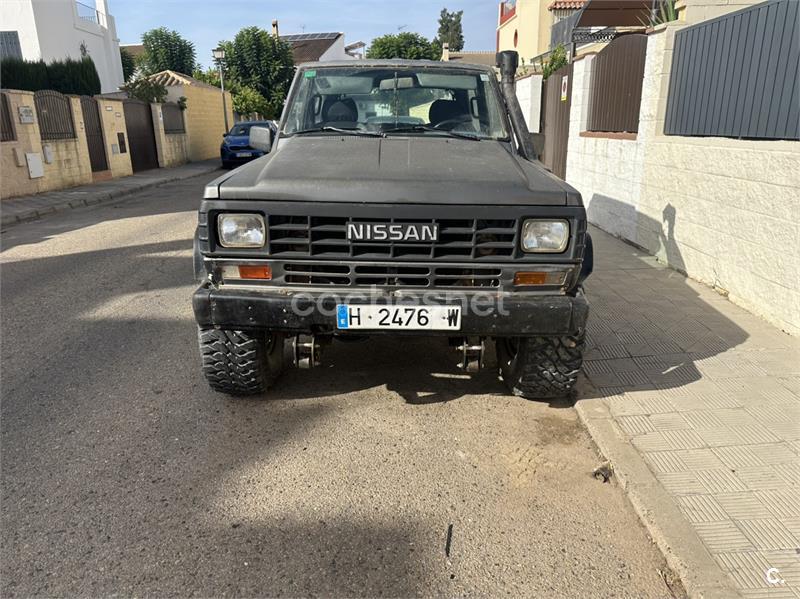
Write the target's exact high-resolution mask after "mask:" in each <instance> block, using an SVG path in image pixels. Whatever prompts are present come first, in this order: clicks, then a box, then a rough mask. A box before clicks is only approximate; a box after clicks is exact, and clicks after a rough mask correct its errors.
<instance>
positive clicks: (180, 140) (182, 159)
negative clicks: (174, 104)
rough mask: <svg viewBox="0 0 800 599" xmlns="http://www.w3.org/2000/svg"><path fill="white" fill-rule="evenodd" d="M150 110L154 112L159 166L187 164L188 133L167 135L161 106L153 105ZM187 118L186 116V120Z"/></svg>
mask: <svg viewBox="0 0 800 599" xmlns="http://www.w3.org/2000/svg"><path fill="white" fill-rule="evenodd" d="M150 109H151V110H152V111H153V125H154V127H153V130H154V131H155V134H156V151H157V152H158V166H160V167H161V168H168V167H173V166H180V165H181V164H186V163H187V162H188V161H189V142H188V139H187V135H186V133H166V132H165V131H164V116H163V113H162V111H161V104H151V105H150ZM185 116H186V115H185V114H184V118H185Z"/></svg>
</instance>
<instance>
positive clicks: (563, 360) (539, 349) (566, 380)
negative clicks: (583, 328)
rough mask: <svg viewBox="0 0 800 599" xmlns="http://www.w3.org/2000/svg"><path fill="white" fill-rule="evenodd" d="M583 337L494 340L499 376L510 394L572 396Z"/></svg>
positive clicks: (540, 396)
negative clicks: (498, 363)
mask: <svg viewBox="0 0 800 599" xmlns="http://www.w3.org/2000/svg"><path fill="white" fill-rule="evenodd" d="M585 345H586V341H585V334H584V332H580V333H579V334H577V335H570V336H565V337H504V338H501V339H498V340H497V359H498V361H499V362H500V373H501V374H502V376H503V381H505V383H506V385H507V386H508V388H509V390H510V391H511V393H513V394H514V395H519V396H520V397H525V398H527V399H551V398H557V397H566V396H568V395H570V394H571V392H572V389H573V388H574V386H575V383H576V382H577V380H578V373H579V372H580V369H581V364H583V350H584V347H585Z"/></svg>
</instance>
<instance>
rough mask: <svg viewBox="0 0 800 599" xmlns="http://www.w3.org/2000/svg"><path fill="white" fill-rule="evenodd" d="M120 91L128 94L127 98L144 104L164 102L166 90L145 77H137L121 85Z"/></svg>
mask: <svg viewBox="0 0 800 599" xmlns="http://www.w3.org/2000/svg"><path fill="white" fill-rule="evenodd" d="M120 89H122V90H123V91H126V92H128V96H129V97H131V98H136V99H137V100H142V101H144V102H148V103H150V102H166V101H167V88H166V87H165V86H164V85H163V84H161V83H157V82H155V81H151V80H150V79H148V78H147V77H139V78H138V79H134V80H133V81H130V82H128V83H126V84H125V85H123V86H122V87H121V88H120Z"/></svg>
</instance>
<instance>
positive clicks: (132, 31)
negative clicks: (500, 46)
mask: <svg viewBox="0 0 800 599" xmlns="http://www.w3.org/2000/svg"><path fill="white" fill-rule="evenodd" d="M498 3H499V2H498V0H442V1H441V2H438V1H431V0H371V1H370V0H295V1H291V0H289V1H286V0H284V1H283V2H278V1H276V0H269V1H267V0H227V1H226V0H219V1H213V0H108V4H109V12H110V13H111V14H112V16H113V17H114V19H115V20H116V24H117V35H118V36H119V39H120V43H121V44H136V43H140V41H141V35H142V33H144V32H145V31H148V30H149V29H153V28H155V27H161V26H164V27H167V28H169V29H174V30H176V31H178V32H179V33H180V34H181V35H183V36H184V37H185V38H186V39H188V40H189V41H192V42H194V45H195V49H196V50H197V61H198V62H200V63H201V64H203V65H204V66H208V65H210V64H211V50H212V48H214V47H215V46H216V45H217V43H218V42H219V41H220V40H223V39H232V38H233V36H234V35H235V34H236V32H237V31H239V29H241V28H242V27H249V26H251V25H257V26H259V27H261V28H262V29H266V30H267V31H269V30H270V29H271V28H272V20H273V19H278V21H279V27H280V32H281V33H302V32H303V31H305V32H306V33H314V32H328V31H341V32H343V33H344V34H345V43H348V44H349V43H352V42H356V41H359V40H360V41H363V42H366V43H367V44H369V42H370V40H372V39H373V38H375V37H378V36H379V35H384V34H386V33H397V32H398V31H399V30H400V28H401V27H402V28H403V29H402V30H403V31H413V32H416V33H421V34H422V35H424V36H425V37H427V38H429V39H431V38H433V37H434V36H435V35H436V30H437V28H438V24H437V20H438V18H439V12H440V11H441V9H442V8H444V7H445V6H446V7H447V9H448V10H451V11H453V10H463V11H464V18H463V27H464V40H465V46H464V49H465V50H494V47H495V26H496V25H495V24H496V21H497V5H498Z"/></svg>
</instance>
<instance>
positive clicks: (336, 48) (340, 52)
mask: <svg viewBox="0 0 800 599" xmlns="http://www.w3.org/2000/svg"><path fill="white" fill-rule="evenodd" d="M344 47H345V43H344V36H343V35H340V36H339V38H338V39H337V40H336V41H335V42H333V44H332V45H331V47H330V48H328V49H327V50H325V53H324V54H323V55H322V56H320V57H319V60H320V62H323V61H326V60H356V58H355V56H350V55H349V54H348V53H347V52H345V51H344Z"/></svg>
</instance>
